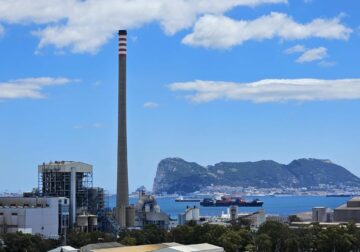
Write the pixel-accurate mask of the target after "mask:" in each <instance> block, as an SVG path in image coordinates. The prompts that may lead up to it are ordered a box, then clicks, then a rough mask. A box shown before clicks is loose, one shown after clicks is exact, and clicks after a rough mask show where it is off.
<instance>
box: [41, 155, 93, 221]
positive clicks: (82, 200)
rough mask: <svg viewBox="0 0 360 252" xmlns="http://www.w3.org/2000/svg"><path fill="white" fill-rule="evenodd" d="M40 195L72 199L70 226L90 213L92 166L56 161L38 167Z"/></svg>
mask: <svg viewBox="0 0 360 252" xmlns="http://www.w3.org/2000/svg"><path fill="white" fill-rule="evenodd" d="M38 172H39V194H40V195H41V196H43V197H66V198H69V199H70V226H75V224H76V216H77V215H78V214H82V213H84V212H88V206H89V201H88V189H89V188H91V187H92V174H93V167H92V165H89V164H85V163H82V162H73V161H55V162H50V163H47V164H45V163H43V164H41V165H39V166H38Z"/></svg>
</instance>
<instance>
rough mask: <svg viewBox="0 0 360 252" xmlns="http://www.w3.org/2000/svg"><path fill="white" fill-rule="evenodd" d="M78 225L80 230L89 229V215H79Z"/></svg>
mask: <svg viewBox="0 0 360 252" xmlns="http://www.w3.org/2000/svg"><path fill="white" fill-rule="evenodd" d="M76 224H77V226H78V227H80V228H84V227H87V226H88V225H89V221H88V216H87V215H78V217H77V222H76Z"/></svg>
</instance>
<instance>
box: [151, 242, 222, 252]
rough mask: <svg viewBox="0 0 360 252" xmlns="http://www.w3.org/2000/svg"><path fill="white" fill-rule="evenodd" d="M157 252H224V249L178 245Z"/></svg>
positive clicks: (204, 244) (198, 245)
mask: <svg viewBox="0 0 360 252" xmlns="http://www.w3.org/2000/svg"><path fill="white" fill-rule="evenodd" d="M156 251H157V252H195V251H196V252H200V251H201V252H224V249H223V248H222V247H218V246H214V245H211V244H208V243H202V244H195V245H177V246H171V247H168V248H163V249H159V250H156Z"/></svg>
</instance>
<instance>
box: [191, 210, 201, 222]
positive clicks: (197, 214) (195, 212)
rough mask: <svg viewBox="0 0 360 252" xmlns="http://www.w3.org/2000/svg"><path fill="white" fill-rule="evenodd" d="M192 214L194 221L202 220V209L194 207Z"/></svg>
mask: <svg viewBox="0 0 360 252" xmlns="http://www.w3.org/2000/svg"><path fill="white" fill-rule="evenodd" d="M192 213H193V220H194V221H199V220H200V209H199V208H197V207H194V208H193V211H192Z"/></svg>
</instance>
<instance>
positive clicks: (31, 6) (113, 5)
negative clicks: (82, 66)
mask: <svg viewBox="0 0 360 252" xmlns="http://www.w3.org/2000/svg"><path fill="white" fill-rule="evenodd" d="M277 3H287V0H221V1H219V0H151V1H149V0H131V1H129V0H106V1H104V0H87V1H83V0H36V1H29V0H11V1H9V0H0V22H7V23H12V24H19V23H20V24H24V23H25V24H26V23H36V24H41V26H39V28H38V30H37V31H35V32H33V34H34V35H37V36H39V38H40V43H39V48H42V47H44V46H47V45H54V46H55V47H56V48H57V49H63V48H70V49H71V50H72V51H73V52H92V53H93V52H96V51H97V50H98V49H99V48H100V47H101V46H102V45H103V44H105V43H106V42H107V41H108V40H109V39H110V38H112V37H113V36H114V34H115V32H116V30H118V29H125V28H126V29H131V28H138V27H141V26H143V25H145V24H149V23H152V22H159V23H160V25H161V26H162V28H163V30H164V31H165V33H167V34H174V33H176V32H178V31H180V30H182V29H186V28H190V27H192V26H193V24H194V23H195V22H196V19H197V18H198V17H199V16H201V15H204V14H216V15H221V14H223V13H225V12H226V11H229V10H231V9H233V8H235V7H238V6H256V5H261V4H277Z"/></svg>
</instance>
